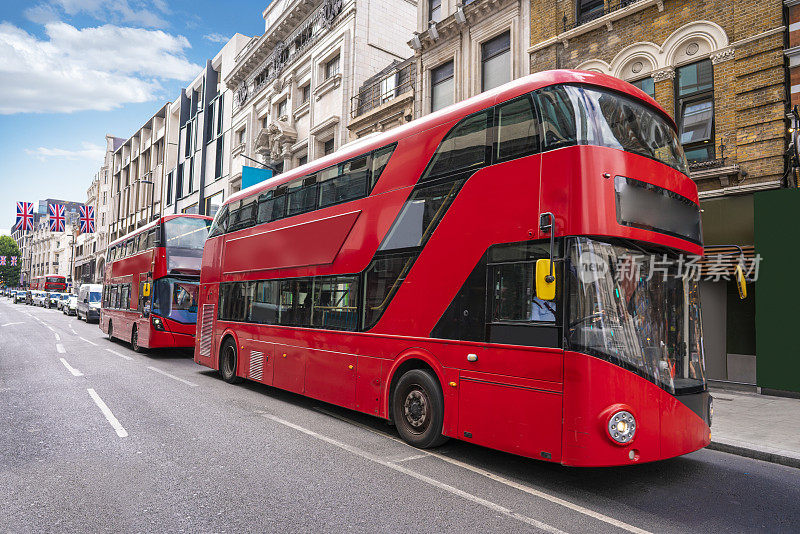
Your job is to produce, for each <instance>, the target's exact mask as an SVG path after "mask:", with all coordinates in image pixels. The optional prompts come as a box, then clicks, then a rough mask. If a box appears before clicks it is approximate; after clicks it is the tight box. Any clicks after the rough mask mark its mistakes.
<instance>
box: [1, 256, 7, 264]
mask: <svg viewBox="0 0 800 534" xmlns="http://www.w3.org/2000/svg"><path fill="white" fill-rule="evenodd" d="M5 264H6V257H5V256H0V265H5Z"/></svg>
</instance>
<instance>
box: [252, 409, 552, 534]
mask: <svg viewBox="0 0 800 534" xmlns="http://www.w3.org/2000/svg"><path fill="white" fill-rule="evenodd" d="M262 415H263V416H264V417H266V418H267V419H270V420H272V421H275V422H276V423H279V424H281V425H284V426H288V427H289V428H293V429H295V430H297V431H299V432H302V433H303V434H306V435H309V436H311V437H313V438H316V439H318V440H320V441H324V442H325V443H328V444H330V445H333V446H334V447H338V448H340V449H342V450H345V451H347V452H349V453H351V454H354V455H356V456H360V457H361V458H364V459H365V460H369V461H370V462H374V463H376V464H380V465H382V466H384V467H388V468H389V469H393V470H395V471H397V472H399V473H403V474H404V475H408V476H410V477H413V478H416V479H417V480H419V481H421V482H424V483H426V484H429V485H431V486H433V487H435V488H438V489H441V490H444V491H446V492H448V493H452V494H453V495H456V496H458V497H461V498H462V499H466V500H468V501H470V502H473V503H475V504H479V505H481V506H484V507H486V508H488V509H490V510H492V511H494V512H497V513H500V514H503V515H505V516H506V517H510V518H511V519H516V520H517V521H520V522H522V523H526V524H528V525H531V526H533V527H535V528H538V529H540V530H544V531H545V532H550V533H551V534H566V533H565V532H564V531H563V530H559V529H557V528H556V527H554V526H552V525H548V524H547V523H542V522H541V521H537V520H536V519H533V518H530V517H528V516H525V515H522V514H518V513H517V512H515V511H513V510H511V509H509V508H506V507H505V506H501V505H499V504H497V503H493V502H492V501H487V500H486V499H482V498H480V497H478V496H476V495H473V494H471V493H467V492H466V491H463V490H460V489H458V488H455V487H453V486H450V485H449V484H445V483H444V482H439V481H438V480H435V479H433V478H430V477H428V476H425V475H422V474H420V473H417V472H416V471H412V470H411V469H407V468H405V467H403V466H402V465H398V464H396V463H394V462H390V461H388V460H384V459H383V458H378V457H377V456H373V455H372V454H370V453H368V452H366V451H363V450H361V449H359V448H357V447H353V446H351V445H347V444H346V443H342V442H341V441H336V440H335V439H333V438H329V437H327V436H323V435H322V434H317V433H316V432H314V431H313V430H309V429H307V428H303V427H302V426H299V425H296V424H294V423H290V422H289V421H285V420H283V419H280V418H278V417H275V416H274V415H270V414H262Z"/></svg>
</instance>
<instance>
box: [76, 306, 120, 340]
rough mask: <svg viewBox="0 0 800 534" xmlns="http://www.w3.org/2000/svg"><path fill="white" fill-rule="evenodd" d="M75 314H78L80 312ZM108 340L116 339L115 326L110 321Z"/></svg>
mask: <svg viewBox="0 0 800 534" xmlns="http://www.w3.org/2000/svg"><path fill="white" fill-rule="evenodd" d="M75 313H76V314H77V313H78V312H75ZM108 339H114V325H113V324H112V323H111V321H110V320H109V321H108Z"/></svg>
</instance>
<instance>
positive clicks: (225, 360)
mask: <svg viewBox="0 0 800 534" xmlns="http://www.w3.org/2000/svg"><path fill="white" fill-rule="evenodd" d="M238 362H239V358H238V355H237V352H236V343H234V342H233V339H230V338H228V339H227V340H226V341H225V343H223V344H222V348H221V349H220V351H219V372H220V374H221V375H222V379H223V380H224V381H225V382H227V383H228V384H236V383H237V382H241V381H242V379H241V378H240V377H238V376H236V368H237V367H238Z"/></svg>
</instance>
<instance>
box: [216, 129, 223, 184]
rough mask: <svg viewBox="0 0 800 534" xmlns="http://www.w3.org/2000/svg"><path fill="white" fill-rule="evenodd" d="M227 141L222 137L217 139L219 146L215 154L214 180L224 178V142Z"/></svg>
mask: <svg viewBox="0 0 800 534" xmlns="http://www.w3.org/2000/svg"><path fill="white" fill-rule="evenodd" d="M223 139H225V138H224V137H222V136H220V137H218V138H217V146H216V150H215V152H214V158H215V159H214V179H215V180H216V179H217V178H222V162H223V157H224V154H223V153H222V148H223V146H222V140H223Z"/></svg>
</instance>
